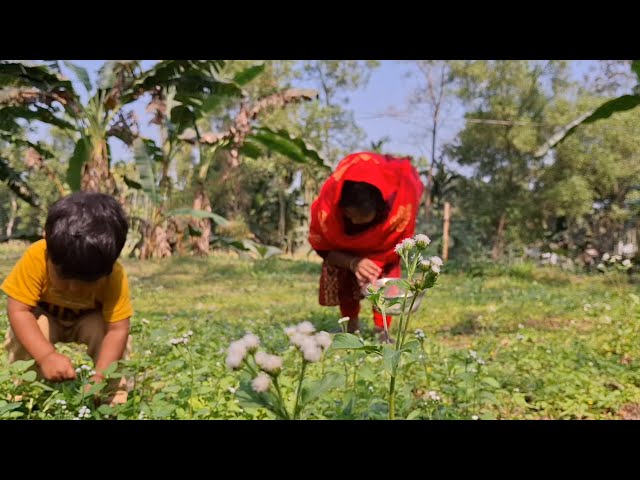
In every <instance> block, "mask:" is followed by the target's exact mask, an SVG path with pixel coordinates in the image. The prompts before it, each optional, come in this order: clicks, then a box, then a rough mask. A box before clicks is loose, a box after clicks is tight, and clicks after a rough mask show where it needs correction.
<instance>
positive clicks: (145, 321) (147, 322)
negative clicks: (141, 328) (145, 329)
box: [142, 318, 151, 325]
mask: <svg viewBox="0 0 640 480" xmlns="http://www.w3.org/2000/svg"><path fill="white" fill-rule="evenodd" d="M142 323H144V324H145V325H149V323H151V322H149V320H147V319H146V318H143V319H142Z"/></svg>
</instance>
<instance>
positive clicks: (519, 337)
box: [516, 334, 524, 340]
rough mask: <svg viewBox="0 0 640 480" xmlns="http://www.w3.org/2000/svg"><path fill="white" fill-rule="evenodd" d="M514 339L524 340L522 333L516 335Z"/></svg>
mask: <svg viewBox="0 0 640 480" xmlns="http://www.w3.org/2000/svg"><path fill="white" fill-rule="evenodd" d="M516 340H524V335H521V334H518V335H516Z"/></svg>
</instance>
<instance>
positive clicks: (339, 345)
mask: <svg viewBox="0 0 640 480" xmlns="http://www.w3.org/2000/svg"><path fill="white" fill-rule="evenodd" d="M363 346H364V343H363V342H362V340H360V338H358V337H356V336H355V335H353V334H351V333H336V334H335V336H334V337H333V342H331V348H332V349H333V350H348V349H359V348H361V347H363Z"/></svg>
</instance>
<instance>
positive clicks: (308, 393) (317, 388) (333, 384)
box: [300, 373, 344, 405]
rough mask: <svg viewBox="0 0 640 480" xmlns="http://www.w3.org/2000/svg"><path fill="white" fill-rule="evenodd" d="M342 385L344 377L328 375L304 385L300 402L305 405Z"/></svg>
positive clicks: (333, 374)
mask: <svg viewBox="0 0 640 480" xmlns="http://www.w3.org/2000/svg"><path fill="white" fill-rule="evenodd" d="M342 385H344V375H340V374H338V373H329V374H327V375H325V376H324V377H323V378H321V379H320V380H317V381H315V382H310V383H307V384H305V385H304V386H303V387H302V394H301V397H300V401H301V402H302V405H306V404H307V403H309V402H311V401H313V400H315V399H316V398H318V397H320V396H321V395H324V394H325V393H326V392H328V391H329V390H332V389H334V388H338V387H340V386H342Z"/></svg>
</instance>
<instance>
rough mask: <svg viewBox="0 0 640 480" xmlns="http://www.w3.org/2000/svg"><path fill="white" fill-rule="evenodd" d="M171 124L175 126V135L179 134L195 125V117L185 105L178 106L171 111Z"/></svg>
mask: <svg viewBox="0 0 640 480" xmlns="http://www.w3.org/2000/svg"><path fill="white" fill-rule="evenodd" d="M171 122H172V123H174V124H175V125H176V133H177V134H180V133H182V132H183V131H184V130H185V129H186V128H188V127H193V126H194V125H195V123H196V115H195V114H194V113H193V111H192V109H191V108H189V107H188V106H187V105H178V106H176V107H173V108H172V109H171Z"/></svg>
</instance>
